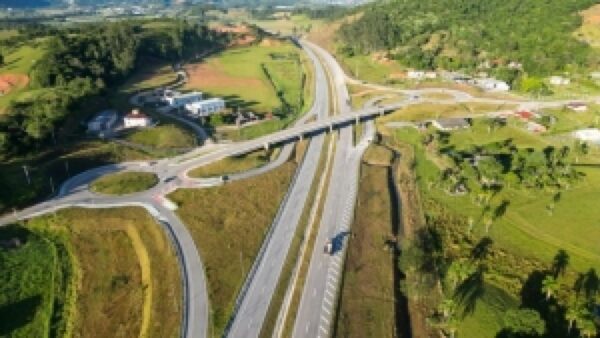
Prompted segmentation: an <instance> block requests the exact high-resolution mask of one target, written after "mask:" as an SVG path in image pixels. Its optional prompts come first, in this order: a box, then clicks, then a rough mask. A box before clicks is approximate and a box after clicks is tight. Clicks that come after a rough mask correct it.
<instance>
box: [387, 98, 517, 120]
mask: <svg viewBox="0 0 600 338" xmlns="http://www.w3.org/2000/svg"><path fill="white" fill-rule="evenodd" d="M515 108H516V106H515V105H508V104H490V103H477V102H466V103H461V104H433V103H422V104H415V105H411V106H408V107H406V108H403V109H400V110H397V111H395V112H393V113H391V114H389V115H387V116H385V117H383V118H380V119H378V120H377V122H378V123H379V124H383V123H385V122H391V121H422V120H426V119H436V118H440V117H463V116H468V115H473V114H483V113H489V112H496V111H502V110H512V109H515Z"/></svg>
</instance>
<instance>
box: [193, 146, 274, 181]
mask: <svg viewBox="0 0 600 338" xmlns="http://www.w3.org/2000/svg"><path fill="white" fill-rule="evenodd" d="M270 158H271V151H265V150H257V151H253V152H251V153H248V154H244V155H241V156H232V157H227V158H224V159H222V160H220V161H217V162H213V163H211V164H207V165H204V166H201V167H198V168H196V169H194V170H191V171H190V172H189V175H190V177H214V176H221V175H229V174H235V173H239V172H243V171H246V170H249V169H253V168H258V167H260V166H263V165H265V164H267V163H268V162H269V159H270Z"/></svg>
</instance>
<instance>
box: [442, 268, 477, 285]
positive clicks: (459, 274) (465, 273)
mask: <svg viewBox="0 0 600 338" xmlns="http://www.w3.org/2000/svg"><path fill="white" fill-rule="evenodd" d="M475 269H476V267H475V266H474V265H473V264H472V263H470V262H468V261H454V262H452V264H450V267H449V268H448V272H447V273H446V276H447V278H448V281H449V282H450V284H451V285H452V290H455V289H456V287H457V286H458V285H459V284H461V283H462V282H464V280H465V279H467V278H468V277H469V276H470V275H471V274H472V273H473V272H475Z"/></svg>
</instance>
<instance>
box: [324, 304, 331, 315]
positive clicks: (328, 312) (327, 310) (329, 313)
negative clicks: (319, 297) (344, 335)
mask: <svg viewBox="0 0 600 338" xmlns="http://www.w3.org/2000/svg"><path fill="white" fill-rule="evenodd" d="M322 309H323V310H324V311H325V312H327V314H328V315H331V311H329V309H328V308H326V307H325V304H323V306H322Z"/></svg>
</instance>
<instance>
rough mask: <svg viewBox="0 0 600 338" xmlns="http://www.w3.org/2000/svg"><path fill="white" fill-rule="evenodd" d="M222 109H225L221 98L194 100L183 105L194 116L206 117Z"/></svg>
mask: <svg viewBox="0 0 600 338" xmlns="http://www.w3.org/2000/svg"><path fill="white" fill-rule="evenodd" d="M223 109H225V101H224V100H223V99H221V98H212V99H208V100H203V101H196V102H191V103H188V104H186V105H185V110H187V111H188V112H189V113H190V114H191V115H193V116H196V117H207V116H210V115H212V114H214V113H216V112H219V111H221V110H223Z"/></svg>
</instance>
